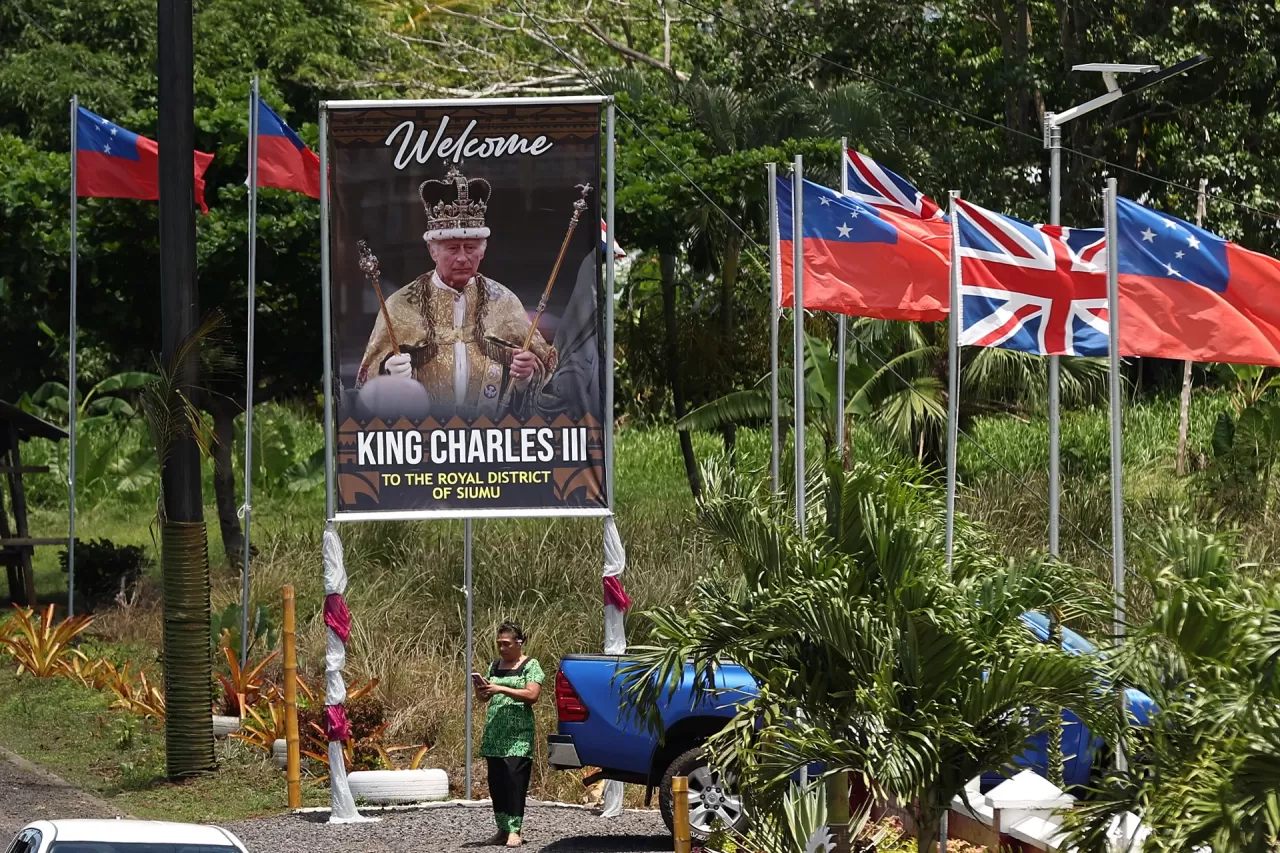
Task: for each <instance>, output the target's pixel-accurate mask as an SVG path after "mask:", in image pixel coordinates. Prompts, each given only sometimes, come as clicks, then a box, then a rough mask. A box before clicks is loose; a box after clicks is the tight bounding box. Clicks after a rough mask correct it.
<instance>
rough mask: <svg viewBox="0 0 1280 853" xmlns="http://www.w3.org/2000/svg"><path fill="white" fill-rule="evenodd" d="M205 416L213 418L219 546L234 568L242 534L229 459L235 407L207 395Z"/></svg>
mask: <svg viewBox="0 0 1280 853" xmlns="http://www.w3.org/2000/svg"><path fill="white" fill-rule="evenodd" d="M208 408H209V413H210V414H211V415H213V434H214V438H215V439H216V440H217V441H216V442H215V444H214V447H213V493H214V500H215V502H216V503H217V506H218V527H219V528H220V529H221V530H222V547H223V549H224V550H225V551H226V552H227V563H228V565H229V566H231V568H236V567H237V566H239V565H240V562H241V561H242V560H243V559H244V531H243V530H242V529H241V527H240V515H239V509H240V508H239V506H238V505H237V503H236V475H235V466H234V464H233V463H232V460H231V456H232V452H233V450H234V448H235V446H236V415H237V414H239V409H238V408H237V406H236V405H235V404H234V403H232V402H231V401H230V400H228V399H227V398H225V397H221V396H215V395H212V394H211V395H209V405H208Z"/></svg>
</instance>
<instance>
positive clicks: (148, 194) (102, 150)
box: [76, 107, 213, 213]
mask: <svg viewBox="0 0 1280 853" xmlns="http://www.w3.org/2000/svg"><path fill="white" fill-rule="evenodd" d="M211 162H213V155H212V154H206V153H205V152H203V151H197V152H195V163H194V167H195V171H194V179H195V201H196V204H198V205H199V206H200V211H201V212H202V213H208V212H209V207H208V205H206V204H205V203H204V173H205V170H206V169H208V168H209V164H210V163H211ZM76 195H78V196H83V197H85V198H136V199H141V200H143V201H155V200H157V199H159V198H160V146H159V145H157V144H156V141H155V140H154V139H148V138H147V137H145V136H139V135H138V134H136V133H134V132H133V131H131V130H125V129H124V128H123V127H120V126H119V125H117V124H114V123H112V122H109V121H107V120H106V119H105V118H103V117H102V116H100V115H98V114H97V113H92V112H90V111H89V110H86V109H85V108H84V107H80V108H79V112H78V114H77V115H76Z"/></svg>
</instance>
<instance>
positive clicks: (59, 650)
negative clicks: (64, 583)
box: [0, 604, 93, 678]
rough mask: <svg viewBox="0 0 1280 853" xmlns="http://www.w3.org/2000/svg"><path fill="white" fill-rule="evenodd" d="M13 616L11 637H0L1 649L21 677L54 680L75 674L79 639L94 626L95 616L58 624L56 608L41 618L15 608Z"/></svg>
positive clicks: (27, 609) (77, 618) (75, 618)
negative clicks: (74, 667)
mask: <svg viewBox="0 0 1280 853" xmlns="http://www.w3.org/2000/svg"><path fill="white" fill-rule="evenodd" d="M14 610H15V612H14V613H13V614H12V615H11V616H10V617H9V621H8V623H7V624H8V625H9V626H10V627H9V629H8V632H7V633H8V636H3V635H0V646H3V647H4V649H5V650H6V651H7V652H8V653H9V656H10V657H11V658H13V662H14V663H15V664H17V668H18V674H19V675H21V674H22V673H24V672H27V673H30V674H31V675H34V676H35V677H36V678H52V677H53V676H55V675H67V674H69V673H70V672H71V664H72V661H73V660H75V659H76V658H77V657H82V655H81V654H80V653H79V652H78V651H76V650H75V648H73V646H72V644H73V643H74V641H75V639H76V637H77V636H79V635H80V633H81V632H83V631H84V630H85V629H86V628H88V627H89V626H90V625H91V624H93V617H92V616H75V617H73V618H71V619H65V620H63V621H62V622H57V623H55V622H54V618H53V605H52V604H50V605H49V606H47V607H46V608H45V609H44V610H43V611H41V613H40V615H38V616H37V615H36V612H35V611H34V610H31V609H30V608H26V607H18V606H17V605H14Z"/></svg>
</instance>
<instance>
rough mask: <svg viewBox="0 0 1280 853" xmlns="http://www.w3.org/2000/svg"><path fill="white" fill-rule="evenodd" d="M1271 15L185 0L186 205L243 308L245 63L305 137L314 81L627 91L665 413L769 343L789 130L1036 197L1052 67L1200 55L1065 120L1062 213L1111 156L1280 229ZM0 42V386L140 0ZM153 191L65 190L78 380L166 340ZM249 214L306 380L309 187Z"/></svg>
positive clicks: (145, 354) (1213, 209)
mask: <svg viewBox="0 0 1280 853" xmlns="http://www.w3.org/2000/svg"><path fill="white" fill-rule="evenodd" d="M1102 24H1105V26H1104V25H1102ZM1277 36H1280V11H1277V9H1276V7H1275V6H1274V4H1270V3H1264V2H1260V0H1244V2H1230V3H1228V2H1200V3H1190V2H1180V0H1179V1H1175V0H1154V2H1138V0H1107V1H1106V2H1093V3H1079V2H1070V0H932V2H925V1H924V0H910V2H899V0H840V2H823V3H816V2H815V3H793V2H784V0H736V2H734V3H732V4H714V3H709V2H705V0H614V2H609V3H598V2H596V3H593V2H588V0H546V2H529V1H528V0H470V2H459V0H441V2H434V3H432V2H428V3H423V2H417V0H377V2H373V0H369V2H360V0H284V2H268V0H200V2H197V3H196V20H195V44H196V79H197V84H196V88H197V91H196V123H197V139H196V142H197V146H198V147H199V148H200V149H201V150H205V151H211V152H214V153H215V154H216V155H217V156H216V159H215V160H214V163H213V166H212V168H211V170H210V172H209V191H208V193H209V196H210V200H211V202H212V208H213V210H212V213H211V214H210V215H209V216H207V217H202V218H201V219H200V222H199V241H200V242H199V258H200V281H201V294H202V297H201V298H202V303H203V304H204V307H206V308H212V307H221V308H222V309H223V310H224V311H225V312H226V314H227V317H228V329H229V332H230V336H231V337H232V338H233V339H236V340H238V339H239V338H240V337H241V336H240V334H239V333H238V330H239V329H241V328H243V323H244V314H243V295H244V268H245V264H246V247H245V236H246V224H245V208H244V198H245V191H244V189H243V186H242V181H243V175H244V166H245V163H244V157H245V153H244V149H245V143H244V136H245V126H246V116H245V114H246V112H247V109H246V100H247V92H248V86H249V79H250V76H251V75H252V74H254V73H257V74H259V75H261V77H262V81H263V83H262V85H263V92H264V96H265V97H266V98H267V99H268V101H269V102H270V103H272V104H273V106H275V107H276V108H277V110H278V111H279V112H280V113H281V114H282V115H283V116H285V118H286V119H287V120H288V121H290V122H291V123H292V124H293V125H294V126H296V127H299V128H300V130H301V133H302V135H303V137H304V139H306V140H308V141H310V142H312V143H314V142H315V141H316V129H315V125H314V122H315V120H316V110H317V103H318V101H319V100H321V99H322V98H326V97H349V96H352V95H355V94H360V95H362V96H375V97H376V96H382V95H393V94H394V95H398V96H405V95H422V94H434V95H451V94H453V95H496V94H512V93H523V94H544V93H554V92H574V91H599V90H604V91H608V92H617V93H619V97H620V98H621V100H620V104H621V106H622V109H623V115H622V116H621V117H620V121H619V140H620V146H621V151H620V156H619V176H618V186H619V199H618V201H619V204H618V209H619V229H618V232H619V234H618V236H619V240H620V241H621V243H622V244H623V245H624V246H625V247H627V248H628V249H629V250H632V253H633V257H634V258H635V262H634V263H633V265H632V267H631V270H630V275H629V276H628V277H626V278H624V280H623V281H622V287H624V288H625V298H624V300H623V306H624V309H625V310H624V312H623V313H622V315H620V322H621V323H622V324H623V328H622V329H621V330H620V333H619V341H620V342H621V343H622V345H623V347H624V355H625V359H626V363H625V373H624V375H623V376H622V386H623V387H624V388H628V389H630V390H632V391H634V392H635V393H628V394H623V395H620V397H619V399H620V400H626V401H628V405H630V406H631V414H633V415H634V416H638V417H641V418H662V419H665V418H668V417H669V416H670V415H671V414H672V409H671V404H672V396H671V395H672V392H673V391H674V390H675V389H674V386H675V385H676V384H683V386H684V387H685V388H686V389H687V392H686V393H685V394H684V396H685V397H687V398H688V399H687V400H685V401H684V403H685V407H686V408H687V407H688V406H689V405H696V404H697V403H700V402H705V401H707V400H710V399H713V398H715V397H717V396H719V395H721V394H723V393H725V392H727V391H730V390H733V389H735V388H745V387H749V386H750V385H751V384H752V383H754V382H755V381H756V380H757V379H758V377H759V376H760V374H761V373H762V372H763V369H764V365H765V359H766V347H765V345H764V340H765V334H766V321H767V311H766V296H765V290H766V281H767V278H766V276H765V274H764V271H763V268H762V262H763V261H764V253H763V251H762V249H761V247H762V246H763V244H764V209H763V196H764V181H763V168H762V167H763V164H764V163H765V162H767V161H769V160H778V161H785V160H787V159H789V158H790V156H791V155H792V154H794V153H797V152H805V153H806V154H807V157H808V162H809V164H810V166H809V168H810V171H811V172H812V173H813V174H814V175H816V176H817V178H818V179H819V180H827V181H830V182H834V181H835V180H836V176H835V171H834V166H835V157H836V146H835V144H834V140H835V138H836V137H837V136H840V135H848V136H849V137H850V138H851V139H852V140H853V141H854V143H855V144H857V145H860V146H862V147H864V148H865V149H867V150H869V151H870V152H871V153H872V154H873V155H875V156H876V157H878V158H880V159H882V160H884V161H885V162H887V163H888V164H890V165H891V166H893V167H896V168H898V169H900V170H902V171H903V173H904V174H906V175H908V176H910V177H911V178H913V179H914V180H915V181H916V182H917V183H918V184H919V185H920V186H921V187H922V188H923V189H925V190H926V191H927V192H929V193H930V194H932V195H934V196H935V197H942V196H943V195H945V192H946V190H948V189H951V188H958V189H960V190H961V191H962V192H963V193H964V194H965V195H966V197H969V198H972V199H973V200H975V201H977V202H979V203H981V204H984V205H987V206H990V207H994V208H998V209H1003V210H1007V211H1009V212H1012V213H1015V214H1019V215H1022V216H1025V217H1028V218H1032V219H1043V218H1044V217H1045V215H1046V212H1047V202H1046V186H1045V184H1046V177H1045V165H1046V162H1047V161H1046V158H1045V153H1044V150H1043V145H1042V142H1041V138H1040V136H1041V132H1040V123H1041V119H1042V116H1043V114H1044V112H1045V111H1046V110H1053V109H1059V110H1061V109H1065V108H1066V107H1068V106H1071V105H1074V104H1077V103H1080V102H1082V101H1084V100H1087V99H1089V98H1091V97H1093V96H1095V95H1097V94H1098V93H1100V92H1101V91H1102V83H1101V81H1100V80H1099V79H1098V75H1096V74H1089V73H1079V72H1077V73H1073V72H1071V71H1070V70H1069V69H1070V67H1071V66H1072V65H1074V64H1077V63H1080V62H1087V61H1127V62H1152V63H1159V64H1162V65H1168V64H1170V63H1173V62H1176V61H1178V60H1180V59H1184V58H1186V57H1188V56H1191V55H1193V54H1195V53H1197V52H1200V51H1203V52H1205V53H1207V54H1209V55H1210V56H1211V57H1212V59H1213V61H1212V63H1211V64H1210V65H1207V66H1203V67H1201V68H1199V69H1197V70H1196V71H1195V72H1193V73H1192V74H1190V75H1187V76H1185V77H1182V78H1179V79H1175V80H1171V81H1168V82H1166V83H1163V84H1161V85H1159V86H1157V87H1155V88H1153V89H1150V90H1148V91H1145V92H1142V93H1139V94H1137V95H1134V96H1131V97H1128V98H1125V99H1123V100H1121V101H1120V102H1118V103H1117V104H1115V105H1114V106H1113V107H1111V108H1109V109H1106V110H1102V111H1099V112H1097V113H1095V114H1092V115H1090V116H1089V117H1087V118H1084V119H1080V120H1079V121H1077V122H1074V123H1072V124H1070V125H1068V126H1067V129H1066V132H1065V135H1064V142H1065V144H1066V145H1067V146H1068V147H1069V148H1070V149H1071V151H1069V152H1068V153H1067V155H1066V156H1065V157H1064V162H1065V165H1066V176H1065V181H1064V192H1065V196H1066V197H1065V200H1064V208H1063V210H1064V214H1063V218H1064V221H1066V222H1068V223H1073V222H1074V223H1080V224H1090V225H1092V224H1094V223H1095V222H1096V220H1097V210H1098V193H1097V187H1098V186H1099V185H1100V183H1101V181H1102V179H1103V177H1104V175H1105V174H1116V175H1117V176H1118V177H1119V178H1120V181H1121V192H1122V193H1125V194H1127V195H1130V196H1134V197H1138V198H1143V199H1146V200H1148V201H1150V202H1151V203H1153V204H1157V205H1160V206H1163V207H1165V208H1167V209H1169V210H1171V211H1172V212H1175V213H1179V214H1182V215H1184V216H1190V215H1191V213H1192V211H1193V210H1194V203H1195V199H1194V193H1193V192H1190V191H1189V190H1187V189H1184V188H1183V187H1194V186H1196V185H1197V183H1198V180H1199V178H1201V177H1205V178H1207V179H1208V180H1209V186H1210V192H1211V193H1212V194H1215V195H1218V196H1220V197H1221V198H1222V199H1223V201H1220V202H1214V203H1211V204H1210V206H1209V213H1208V222H1207V224H1208V225H1209V226H1210V227H1211V228H1213V229H1215V230H1217V231H1219V232H1221V233H1224V234H1226V235H1228V236H1230V237H1233V238H1235V239H1238V240H1240V241H1241V242H1243V243H1244V244H1245V245H1247V246H1249V247H1251V248H1255V249H1258V250H1261V251H1265V252H1272V253H1276V252H1280V235H1278V234H1277V228H1276V225H1275V222H1276V215H1275V211H1276V205H1275V202H1274V201H1273V196H1274V194H1275V188H1276V186H1277V184H1280V171H1278V170H1280V166H1277V165H1276V163H1275V160H1274V158H1273V157H1270V156H1269V152H1270V151H1271V150H1272V149H1273V148H1274V146H1275V143H1276V141H1277V140H1276V135H1277V133H1278V132H1280V131H1278V130H1277V128H1276V126H1275V122H1274V121H1273V120H1272V118H1271V114H1272V112H1273V111H1274V107H1275V101H1276V98H1277V95H1276V92H1277V91H1280V87H1278V86H1277V83H1280V69H1277V64H1276V59H1275V56H1274V51H1273V45H1274V44H1275V43H1276V40H1277ZM0 59H2V60H3V62H0V227H2V228H3V230H4V233H5V235H6V238H7V239H6V240H5V242H4V245H3V247H0V304H2V305H3V310H2V311H0V328H2V330H3V344H2V346H3V347H4V348H5V349H4V352H5V356H6V358H5V363H6V364H7V365H10V369H9V370H7V371H6V372H5V375H4V376H3V377H0V395H4V396H17V395H18V394H20V393H21V392H23V391H27V390H31V389H32V388H34V387H35V386H36V385H38V384H39V382H41V381H42V380H44V379H47V378H51V377H56V376H59V375H61V374H62V372H63V370H64V367H65V356H64V353H65V348H66V343H67V341H66V331H65V325H66V323H65V320H64V318H65V317H66V308H67V302H66V290H67V287H66V283H67V257H66V256H67V247H68V236H69V235H68V232H67V212H68V211H67V200H66V186H67V158H66V150H67V144H68V143H67V131H66V124H67V123H66V116H67V102H68V98H69V97H70V96H71V94H73V93H76V94H78V95H79V96H80V98H81V102H82V103H83V104H84V105H85V106H87V107H89V108H90V109H93V110H95V111H97V112H99V113H101V114H103V115H105V116H109V117H110V118H111V119H112V120H114V121H117V122H118V123H120V124H122V125H125V126H128V127H130V128H131V129H135V130H137V131H138V132H141V133H144V134H151V135H154V131H155V119H156V113H155V110H156V81H155V75H154V67H155V7H154V4H153V3H150V2H148V0H89V2H84V3H66V2H61V0H48V1H47V2H45V0H14V2H12V3H8V4H6V5H5V6H4V7H3V8H2V9H0ZM1104 161H1107V162H1110V163H1113V164H1115V165H1113V166H1108V165H1105V163H1104ZM691 182H692V183H691ZM1165 182H1170V183H1165ZM694 184H696V186H694ZM1178 185H1181V186H1178ZM1227 200H1233V201H1238V202H1243V203H1246V204H1247V205H1249V206H1250V207H1243V206H1239V205H1235V204H1231V203H1228V201H1227ZM156 212H157V211H156V206H155V205H154V204H150V203H146V202H132V201H120V200H85V201H83V202H82V203H81V225H80V228H81V237H80V247H81V282H82V286H81V293H82V296H81V299H82V301H81V312H80V317H81V329H82V331H81V336H82V337H81V341H80V345H81V351H82V352H83V353H84V356H83V362H82V365H83V369H84V371H85V374H86V379H87V380H92V379H94V378H95V377H100V376H101V375H105V374H107V373H110V372H112V371H116V370H120V369H126V368H136V367H146V366H148V364H149V354H150V353H151V352H152V351H153V350H154V349H155V348H156V345H157V344H158V328H157V327H158V318H159V310H158V287H159V282H158V281H157V278H156V272H155V271H156V269H157V264H156V262H155V261H156V257H157V251H158V246H157V237H156V234H157V229H156V227H155V226H156V222H155V217H156ZM730 219H732V220H733V221H732V222H730ZM739 226H740V227H741V229H742V230H741V231H740V230H739ZM744 232H745V233H744ZM260 234H261V238H262V241H263V248H264V251H262V252H260V254H259V271H260V278H261V293H260V312H261V314H260V323H261V324H262V326H261V329H262V332H261V334H260V335H259V341H260V342H261V343H262V346H261V349H260V351H259V360H260V365H259V374H260V375H261V376H262V377H263V379H262V388H263V392H264V394H265V395H267V396H277V397H296V396H299V395H309V394H310V393H311V392H313V391H314V390H315V389H316V388H317V387H318V375H319V360H318V355H319V329H318V326H319V322H318V320H319V312H318V310H317V307H318V306H317V301H318V288H317V278H318V270H317V258H318V228H317V211H316V205H315V203H314V202H313V201H311V200H309V199H305V198H300V197H297V196H296V195H293V194H289V193H281V192H275V191H267V192H265V193H264V198H263V201H262V204H261V224H260ZM662 258H667V259H668V261H669V263H667V264H666V265H665V266H664V265H663V263H661V262H660V261H661V259H662ZM664 269H665V270H667V272H668V273H669V275H668V276H667V279H668V280H667V281H666V283H665V285H664V275H663V270H664ZM668 301H670V302H672V303H673V304H672V305H671V306H670V308H671V309H672V312H671V315H670V316H669V315H668V312H667V311H666V310H665V309H666V307H667V306H666V303H667V302H668ZM671 318H674V323H675V328H676V329H678V330H679V331H680V334H679V335H677V336H676V337H675V338H674V339H672V337H671V335H670V331H671V328H670V325H669V324H668V323H667V320H668V319H671ZM673 365H674V366H675V367H676V368H678V369H673ZM681 371H685V375H684V377H683V380H682V378H681V375H680V374H681ZM632 400H634V401H636V402H634V403H632V402H631V401H632Z"/></svg>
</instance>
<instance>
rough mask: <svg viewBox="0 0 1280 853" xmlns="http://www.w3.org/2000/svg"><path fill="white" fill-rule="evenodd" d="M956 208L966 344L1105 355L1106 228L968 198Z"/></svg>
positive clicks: (1044, 352)
mask: <svg viewBox="0 0 1280 853" xmlns="http://www.w3.org/2000/svg"><path fill="white" fill-rule="evenodd" d="M956 214H957V217H958V219H959V229H960V260H961V279H960V344H961V345H962V346H976V347H1003V348H1005V349H1013V350H1020V351H1022V352H1029V353H1035V354H1038V355H1091V356H1102V355H1106V354H1107V338H1108V329H1107V277H1106V255H1105V252H1104V249H1105V239H1104V236H1105V235H1104V233H1103V231H1102V229H1100V228H1092V229H1086V228H1066V227H1063V226H1061V225H1033V224H1031V223H1030V222H1024V221H1023V220H1021V219H1016V218H1014V217H1012V216H1005V215H1003V214H999V213H994V212H992V211H990V210H986V209H984V208H981V207H978V206H977V205H976V204H970V203H969V202H967V201H964V200H962V199H957V200H956Z"/></svg>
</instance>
